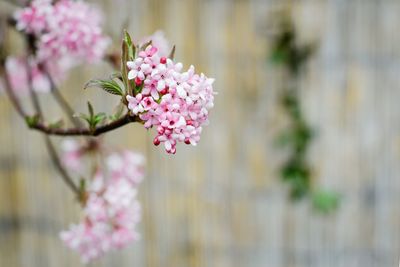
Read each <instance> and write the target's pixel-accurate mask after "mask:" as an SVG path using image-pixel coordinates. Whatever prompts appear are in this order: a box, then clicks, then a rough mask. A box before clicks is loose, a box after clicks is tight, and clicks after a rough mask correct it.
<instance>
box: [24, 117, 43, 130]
mask: <svg viewBox="0 0 400 267" xmlns="http://www.w3.org/2000/svg"><path fill="white" fill-rule="evenodd" d="M39 120H40V117H39V115H37V114H36V115H33V116H27V117H25V122H26V124H27V125H28V127H29V128H32V127H33V126H35V125H37V124H38V122H39Z"/></svg>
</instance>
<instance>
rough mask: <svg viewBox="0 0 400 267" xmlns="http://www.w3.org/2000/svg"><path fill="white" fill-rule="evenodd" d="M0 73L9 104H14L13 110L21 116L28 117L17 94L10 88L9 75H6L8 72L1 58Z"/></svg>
mask: <svg viewBox="0 0 400 267" xmlns="http://www.w3.org/2000/svg"><path fill="white" fill-rule="evenodd" d="M0 63H1V64H0V74H1V76H3V77H4V83H5V91H6V93H7V95H8V98H9V99H10V101H11V104H12V105H13V106H14V108H15V110H16V111H17V112H18V114H19V115H20V116H21V117H22V118H23V119H26V118H28V117H29V116H28V113H26V111H25V110H24V108H23V107H22V106H21V104H20V102H19V100H18V98H17V96H16V95H15V93H14V91H13V90H12V88H11V82H10V77H8V73H7V72H6V70H5V60H4V59H2V60H1V62H0Z"/></svg>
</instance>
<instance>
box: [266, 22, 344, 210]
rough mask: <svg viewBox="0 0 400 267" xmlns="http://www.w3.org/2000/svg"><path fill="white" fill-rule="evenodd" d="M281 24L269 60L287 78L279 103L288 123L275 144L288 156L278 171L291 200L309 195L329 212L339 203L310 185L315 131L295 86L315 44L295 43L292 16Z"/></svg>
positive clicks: (312, 52) (326, 193) (334, 197)
mask: <svg viewBox="0 0 400 267" xmlns="http://www.w3.org/2000/svg"><path fill="white" fill-rule="evenodd" d="M281 26H282V27H281V30H280V31H279V33H278V34H276V35H275V38H274V40H273V44H272V51H271V55H270V61H271V62H273V63H274V64H277V65H280V66H282V67H283V68H284V69H285V71H286V73H287V75H288V79H287V80H288V81H289V85H284V86H283V88H282V96H281V106H282V108H283V110H284V112H285V114H286V115H287V117H288V119H289V126H288V128H287V129H285V130H284V131H283V132H282V133H281V134H280V135H279V136H278V144H279V145H280V146H281V147H283V148H285V149H288V150H289V156H288V158H287V159H286V161H285V162H284V164H283V165H282V166H281V170H280V175H281V178H282V180H283V181H284V182H286V183H287V184H288V185H289V187H290V198H291V199H292V200H293V201H298V200H300V199H303V198H309V199H310V200H311V202H312V205H313V207H314V208H315V210H317V211H318V212H322V213H329V212H331V211H334V210H335V209H336V208H337V207H338V205H339V196H338V194H337V193H335V192H330V191H324V190H321V189H317V190H315V189H314V188H313V185H312V170H311V167H310V164H309V163H308V160H307V153H308V149H309V146H310V143H311V142H312V139H313V137H314V134H313V129H312V128H311V126H310V125H309V124H308V122H307V120H306V119H305V117H304V114H303V112H302V108H301V101H300V97H299V88H298V87H297V86H298V81H299V77H300V73H301V71H302V70H303V69H305V66H306V64H307V62H308V61H309V59H310V58H311V56H312V55H313V54H314V52H315V45H314V44H310V45H303V46H299V45H298V43H297V36H296V31H295V27H294V25H293V22H292V21H291V19H289V18H286V19H285V20H284V21H283V23H282V25H281ZM285 84H286V83H285Z"/></svg>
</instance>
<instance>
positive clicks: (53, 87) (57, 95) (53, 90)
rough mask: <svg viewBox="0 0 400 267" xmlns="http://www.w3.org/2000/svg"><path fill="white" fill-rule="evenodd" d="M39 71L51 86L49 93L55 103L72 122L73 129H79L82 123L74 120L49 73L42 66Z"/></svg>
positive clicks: (69, 108)
mask: <svg viewBox="0 0 400 267" xmlns="http://www.w3.org/2000/svg"><path fill="white" fill-rule="evenodd" d="M39 67H40V68H41V70H42V71H43V72H44V74H45V75H46V76H47V78H48V79H49V81H50V86H51V93H52V94H53V96H54V98H55V100H56V101H57V103H58V104H59V105H60V107H61V108H62V110H63V111H64V113H65V114H66V115H67V116H68V118H69V120H70V121H71V122H72V124H74V125H75V127H81V126H82V123H81V122H80V121H78V120H77V119H76V118H74V110H73V109H72V107H71V106H70V104H69V103H68V101H67V100H66V99H65V98H64V97H63V95H62V94H61V93H60V91H59V90H58V88H57V86H56V83H55V82H54V80H53V77H51V75H50V73H49V71H48V70H47V68H46V67H44V66H39Z"/></svg>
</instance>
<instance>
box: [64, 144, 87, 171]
mask: <svg viewBox="0 0 400 267" xmlns="http://www.w3.org/2000/svg"><path fill="white" fill-rule="evenodd" d="M61 148H62V150H63V154H62V158H61V161H62V163H63V164H64V166H65V167H67V168H68V169H70V170H72V171H75V172H81V171H82V170H83V156H84V151H83V147H82V145H81V144H79V143H78V142H77V141H76V140H73V139H66V140H64V141H63V143H62V144H61Z"/></svg>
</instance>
